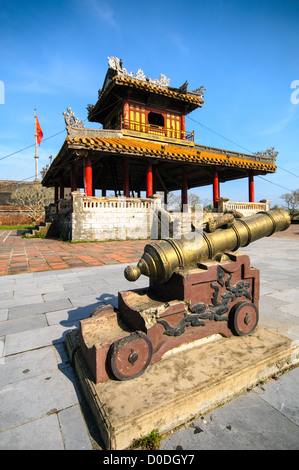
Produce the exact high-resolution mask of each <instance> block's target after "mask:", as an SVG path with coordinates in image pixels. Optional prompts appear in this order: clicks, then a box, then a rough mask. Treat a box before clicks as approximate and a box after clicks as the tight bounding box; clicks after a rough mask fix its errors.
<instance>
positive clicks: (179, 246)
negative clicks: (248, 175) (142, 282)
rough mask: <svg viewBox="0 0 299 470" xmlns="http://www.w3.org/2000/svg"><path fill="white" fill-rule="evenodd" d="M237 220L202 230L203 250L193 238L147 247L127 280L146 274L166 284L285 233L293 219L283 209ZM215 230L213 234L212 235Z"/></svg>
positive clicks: (224, 219) (127, 272) (228, 219)
mask: <svg viewBox="0 0 299 470" xmlns="http://www.w3.org/2000/svg"><path fill="white" fill-rule="evenodd" d="M233 219H234V218H233V216H232V215H230V214H226V216H224V217H222V218H220V224H219V228H218V229H217V228H216V230H215V229H214V227H213V225H214V226H215V225H217V220H216V221H215V222H213V223H212V224H211V223H208V224H207V231H206V230H203V231H202V243H201V246H200V247H198V245H197V244H196V243H194V241H193V240H192V239H191V240H189V239H182V240H172V239H167V240H160V241H156V242H152V243H150V244H148V245H146V246H145V249H144V254H143V256H142V258H141V260H140V261H139V262H138V264H137V266H128V267H127V268H126V269H125V277H126V279H128V280H129V281H135V280H136V279H138V278H139V276H140V275H141V274H144V275H145V276H148V277H150V278H151V279H154V280H156V281H158V282H165V281H168V280H169V279H170V277H171V276H172V274H173V272H174V271H175V269H177V268H187V267H190V266H196V265H197V264H198V263H199V262H201V261H205V260H208V259H211V260H212V259H214V258H215V257H217V255H219V253H223V252H225V251H236V250H238V249H239V248H240V247H244V246H247V245H249V244H250V243H252V242H254V241H256V240H259V239H260V238H263V237H268V236H270V235H272V234H273V233H274V232H280V231H282V230H285V229H287V228H288V227H289V225H290V216H289V214H288V212H286V211H284V210H282V209H278V210H270V211H268V212H259V213H257V214H255V215H252V216H249V217H244V218H239V219H234V220H233ZM212 227H213V231H212V233H208V231H211V228H212Z"/></svg>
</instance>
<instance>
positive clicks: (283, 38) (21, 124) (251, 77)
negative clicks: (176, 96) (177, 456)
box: [0, 0, 299, 204]
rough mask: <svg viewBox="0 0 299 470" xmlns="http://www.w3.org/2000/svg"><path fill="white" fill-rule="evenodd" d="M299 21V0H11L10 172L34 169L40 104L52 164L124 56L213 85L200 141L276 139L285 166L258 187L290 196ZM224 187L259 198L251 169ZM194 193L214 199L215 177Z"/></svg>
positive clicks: (297, 124) (297, 170) (6, 162)
mask: <svg viewBox="0 0 299 470" xmlns="http://www.w3.org/2000/svg"><path fill="white" fill-rule="evenodd" d="M298 24H299V1H298V0H285V1H277V0H271V1H270V0H265V1H263V0H259V1H256V0H252V1H247V0H246V1H244V0H239V1H235V0H225V1H224V0H223V1H222V0H209V1H205V0H197V1H194V0H185V1H184V2H178V1H171V0H160V1H157V0H152V1H151V2H140V1H135V0H128V1H120V0H109V1H107V0H103V1H102V0H85V1H82V0H60V1H59V2H58V1H49V0H43V1H40V0H39V1H35V0H32V1H30V0H28V1H23V0H0V25H1V27H0V84H1V83H2V90H3V85H4V93H2V95H3V94H4V104H0V179H14V180H23V179H28V180H29V181H30V180H33V179H34V175H35V163H34V158H33V157H34V109H35V108H36V110H37V115H38V118H39V122H40V125H41V127H42V130H43V133H44V139H43V141H42V143H41V146H40V147H39V157H40V158H39V169H41V168H42V167H43V166H45V165H46V164H47V163H48V162H49V156H50V155H53V157H54V156H55V155H56V154H57V153H58V151H59V149H60V147H61V145H62V143H63V140H64V138H65V137H66V131H65V123H64V117H63V114H62V113H63V111H66V108H67V106H70V107H71V108H72V110H73V111H74V113H75V114H76V116H77V117H79V118H80V119H82V120H86V119H87V111H86V106H87V104H94V103H95V102H96V100H97V92H98V89H99V88H101V87H102V85H103V81H104V78H105V74H106V71H107V66H108V62H107V57H108V56H115V57H119V58H122V59H123V63H124V67H126V69H127V70H128V71H129V72H134V73H136V72H137V70H138V69H139V68H141V69H142V70H143V71H144V73H145V75H146V76H150V77H151V78H159V76H160V74H161V73H163V74H165V75H166V76H167V77H168V78H170V85H171V86H174V87H179V86H180V85H182V84H183V83H184V82H185V81H186V80H187V81H188V83H189V86H188V88H189V89H190V90H194V89H195V88H198V87H200V86H201V85H203V86H204V87H205V89H206V91H205V95H204V98H205V103H204V106H203V108H201V109H198V110H196V111H194V112H193V113H191V114H190V115H189V117H190V118H192V120H191V119H189V118H186V129H187V130H190V131H192V130H194V131H195V141H196V142H197V143H199V144H203V145H208V146H213V147H219V148H224V149H229V150H235V151H241V152H248V153H249V152H257V151H261V150H265V149H267V148H269V147H275V150H277V151H279V155H278V158H277V161H276V163H277V165H278V167H279V168H278V170H277V172H276V174H275V175H267V176H266V177H265V179H266V180H267V181H265V180H264V179H261V178H258V177H256V178H255V198H256V200H260V199H263V198H268V199H271V200H272V201H273V203H278V204H281V202H282V201H281V199H280V196H281V195H282V194H284V193H286V192H290V191H291V190H295V189H297V188H299V139H298V135H299V103H297V101H299V92H298V94H296V89H297V88H299V82H298V83H297V84H296V87H297V88H295V89H292V88H291V84H292V82H294V81H297V80H298V81H299V27H298ZM0 93H1V87H0ZM292 93H293V98H297V99H295V100H294V99H293V102H292V101H291V96H292ZM0 103H3V99H2V101H1V94H0ZM195 121H196V122H195ZM85 125H86V127H92V128H94V127H96V125H95V124H94V123H90V124H89V123H88V122H87V121H86V122H85ZM55 134H58V135H56V137H52V136H53V135H55ZM237 144H238V145H237ZM31 145H32V147H30V146H31ZM26 147H29V148H27V149H25V148H26ZM21 149H25V150H23V151H21V152H19V150H21ZM14 152H18V153H15V154H14V155H11V156H9V157H8V155H10V154H12V153H14ZM6 157H7V158H6ZM286 170H287V171H286ZM278 185H279V186H278ZM220 191H221V195H222V196H226V197H229V198H230V200H237V201H238V200H241V201H242V200H245V201H247V200H248V185H247V180H246V179H244V180H239V181H238V182H237V181H236V182H228V183H225V184H222V185H221V189H220ZM192 192H196V193H198V194H199V195H200V196H201V197H202V199H210V200H211V199H212V188H211V187H207V188H199V189H198V190H192Z"/></svg>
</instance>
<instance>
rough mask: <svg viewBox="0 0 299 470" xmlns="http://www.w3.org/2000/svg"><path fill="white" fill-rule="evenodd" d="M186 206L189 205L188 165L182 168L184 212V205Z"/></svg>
mask: <svg viewBox="0 0 299 470" xmlns="http://www.w3.org/2000/svg"><path fill="white" fill-rule="evenodd" d="M186 204H188V175H187V165H183V166H182V211H183V210H184V205H186ZM185 210H186V208H185Z"/></svg>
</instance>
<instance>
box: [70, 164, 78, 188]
mask: <svg viewBox="0 0 299 470" xmlns="http://www.w3.org/2000/svg"><path fill="white" fill-rule="evenodd" d="M76 169H77V168H76V163H75V162H73V163H72V166H71V191H77V172H76Z"/></svg>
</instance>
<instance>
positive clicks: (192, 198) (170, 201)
mask: <svg viewBox="0 0 299 470" xmlns="http://www.w3.org/2000/svg"><path fill="white" fill-rule="evenodd" d="M162 202H163V199H162ZM167 205H168V207H172V208H173V209H175V210H181V206H182V204H181V196H180V195H175V194H174V193H172V192H170V193H168V196H167ZM188 205H189V206H191V208H192V209H193V210H195V209H196V208H199V207H200V206H202V208H203V210H205V211H207V212H211V210H212V209H213V206H212V205H211V201H210V200H209V199H204V200H202V199H201V198H200V196H198V195H197V194H194V193H189V194H188Z"/></svg>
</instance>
